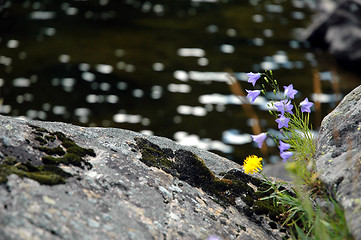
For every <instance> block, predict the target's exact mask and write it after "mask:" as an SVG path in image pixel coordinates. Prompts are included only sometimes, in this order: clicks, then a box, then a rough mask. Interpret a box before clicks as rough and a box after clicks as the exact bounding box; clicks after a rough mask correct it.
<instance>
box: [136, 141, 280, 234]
mask: <svg viewBox="0 0 361 240" xmlns="http://www.w3.org/2000/svg"><path fill="white" fill-rule="evenodd" d="M135 142H136V144H137V146H135V147H136V148H137V150H139V151H140V152H141V154H142V158H141V161H142V162H144V163H145V164H146V165H148V166H153V167H157V168H160V169H162V170H164V171H165V172H167V173H170V174H172V175H173V176H175V177H178V178H179V179H180V180H183V181H185V182H187V183H188V184H190V185H192V186H194V187H199V188H201V189H202V190H203V191H205V192H207V193H208V194H210V195H211V196H213V197H214V199H215V201H217V203H220V204H222V205H225V206H227V205H233V206H236V207H237V205H236V203H235V200H236V199H237V198H241V199H242V201H243V202H244V203H245V204H246V206H245V207H243V208H241V209H240V208H239V207H237V208H238V209H239V210H240V211H242V212H244V213H245V214H246V215H247V216H252V215H253V214H256V215H266V216H269V217H270V218H271V219H272V220H274V221H280V220H281V219H279V216H280V215H281V213H282V212H281V209H280V208H277V207H275V206H274V205H273V202H272V200H261V199H262V198H263V197H266V196H269V195H270V194H271V192H270V191H267V190H268V189H269V188H270V186H269V185H268V184H267V183H266V182H264V181H262V180H260V179H257V178H254V177H252V176H249V175H247V174H244V173H243V172H242V171H239V170H235V169H233V170H231V171H229V172H226V173H222V176H223V177H222V178H217V177H216V176H215V175H214V174H213V172H212V171H210V170H209V169H208V168H207V166H206V165H205V164H204V161H203V160H202V159H201V158H199V157H198V156H197V155H195V154H194V153H192V152H189V151H186V150H177V151H175V152H173V151H172V150H171V149H167V148H160V147H159V146H157V145H155V144H153V143H151V142H150V141H148V140H147V139H144V138H135ZM241 229H243V228H241Z"/></svg>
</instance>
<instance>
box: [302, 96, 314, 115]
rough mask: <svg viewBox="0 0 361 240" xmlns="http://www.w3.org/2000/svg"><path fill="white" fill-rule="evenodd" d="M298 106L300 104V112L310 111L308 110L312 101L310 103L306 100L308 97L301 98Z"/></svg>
mask: <svg viewBox="0 0 361 240" xmlns="http://www.w3.org/2000/svg"><path fill="white" fill-rule="evenodd" d="M300 106H301V112H308V113H310V112H311V107H312V106H313V103H312V102H309V101H308V98H305V100H303V101H302V102H301V103H300Z"/></svg>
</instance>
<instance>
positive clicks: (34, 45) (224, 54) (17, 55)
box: [0, 0, 343, 159]
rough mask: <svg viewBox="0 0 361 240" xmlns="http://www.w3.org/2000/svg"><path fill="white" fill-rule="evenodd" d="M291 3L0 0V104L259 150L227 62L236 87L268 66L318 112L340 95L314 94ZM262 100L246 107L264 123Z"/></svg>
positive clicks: (266, 100) (310, 58) (9, 111)
mask: <svg viewBox="0 0 361 240" xmlns="http://www.w3.org/2000/svg"><path fill="white" fill-rule="evenodd" d="M291 3H292V4H290V5H287V4H283V3H280V2H277V1H271V2H260V1H258V0H249V1H248V2H242V3H241V2H239V3H233V2H229V1H217V0H192V1H171V2H168V3H163V2H161V1H159V2H158V1H154V2H150V1H146V2H142V1H136V0H126V1H118V2H117V1H110V0H100V1H98V5H96V6H91V5H89V4H88V3H87V1H75V2H72V3H68V2H63V1H59V2H57V1H55V2H54V3H45V2H44V3H43V2H33V1H24V2H23V3H15V2H14V3H10V4H8V5H9V6H7V8H10V9H11V10H12V11H13V12H12V14H14V15H10V18H9V19H10V20H9V21H4V23H3V24H5V25H4V26H6V27H8V28H9V29H10V28H11V27H12V28H13V31H11V32H9V34H8V35H6V34H4V36H1V37H0V49H1V50H2V51H1V54H0V67H1V68H0V73H1V75H0V77H1V78H0V87H1V89H2V90H3V92H2V96H1V97H2V98H4V104H3V105H0V113H1V114H6V115H13V116H22V117H26V118H28V119H41V120H54V121H65V122H72V123H75V124H82V125H87V126H112V127H121V128H128V129H131V130H135V131H140V132H142V133H145V134H148V135H153V134H155V135H161V136H166V137H169V138H173V139H174V140H176V141H177V142H179V143H180V144H185V145H191V146H197V147H200V148H203V149H207V150H212V151H217V152H220V153H221V154H224V155H225V156H227V157H230V158H233V159H241V158H242V156H243V155H246V154H248V152H249V151H250V147H251V149H252V150H254V151H258V150H257V149H256V147H255V145H254V144H253V143H252V141H251V138H250V134H251V132H250V131H251V127H252V125H253V122H252V121H251V120H250V119H245V116H244V114H243V113H242V108H241V106H242V104H243V102H244V101H245V99H244V98H243V101H242V97H241V98H239V97H236V96H234V95H232V94H231V93H230V91H229V90H228V86H227V83H228V81H229V70H230V69H233V70H234V71H235V72H234V73H233V74H234V76H235V78H236V79H237V80H239V81H240V82H241V84H242V86H244V87H245V88H247V89H250V88H251V85H250V84H248V83H246V81H247V79H248V77H247V75H246V72H249V71H253V72H257V71H263V70H264V69H272V70H278V71H277V74H276V75H278V73H279V74H280V75H279V77H277V78H278V79H281V78H283V79H285V82H287V83H288V84H289V83H290V82H292V83H294V85H295V88H297V89H298V86H297V84H299V90H300V92H302V94H303V95H302V97H304V96H307V97H309V98H310V99H312V100H313V101H319V102H321V103H323V104H324V105H325V106H326V108H327V109H329V108H330V107H329V106H331V105H332V106H334V104H335V103H336V102H337V101H338V100H340V99H341V97H342V96H343V93H337V94H336V93H329V92H330V91H328V92H325V93H313V90H312V80H311V78H312V77H311V76H312V73H311V68H317V67H318V66H319V65H318V64H319V60H318V58H317V56H316V54H315V53H313V52H311V51H310V50H308V49H305V48H304V46H303V43H301V42H300V41H298V40H297V39H295V37H294V36H295V35H297V34H299V33H300V32H302V28H303V27H304V26H305V23H306V21H307V19H308V18H309V14H308V12H307V10H306V9H305V6H304V3H303V2H302V1H296V0H294V1H291ZM13 17H16V18H17V21H18V22H19V23H21V24H23V25H24V26H28V28H27V29H23V28H21V27H18V25H16V24H13V23H14V21H12V19H13ZM5 20H6V19H5ZM0 24H1V23H0ZM21 24H20V25H21ZM25 30H26V31H25ZM228 69H229V70H228ZM320 80H321V81H322V82H323V84H326V86H327V84H328V85H330V83H332V82H333V81H334V73H333V72H332V71H331V70H330V69H322V70H321V73H320ZM260 88H261V86H260V85H257V86H256V89H260ZM328 88H329V87H328ZM273 97H274V96H271V94H270V93H267V94H266V96H265V97H263V96H260V97H258V98H257V99H256V101H255V102H254V103H253V104H252V106H253V107H254V108H255V110H256V111H257V113H258V114H259V115H260V118H261V119H260V120H261V125H262V127H263V128H264V130H269V129H271V128H272V127H274V120H273V119H270V118H269V117H265V115H264V113H265V112H266V111H268V110H270V109H272V108H271V107H270V101H271V99H273ZM299 97H301V96H299ZM298 100H299V99H297V101H298ZM268 145H269V146H270V147H272V143H271V142H269V143H268Z"/></svg>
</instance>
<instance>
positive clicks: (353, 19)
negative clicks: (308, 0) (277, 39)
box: [303, 0, 361, 70]
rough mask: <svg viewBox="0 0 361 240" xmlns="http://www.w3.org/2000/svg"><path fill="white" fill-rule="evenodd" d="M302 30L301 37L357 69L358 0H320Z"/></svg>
mask: <svg viewBox="0 0 361 240" xmlns="http://www.w3.org/2000/svg"><path fill="white" fill-rule="evenodd" d="M315 9H316V11H318V14H317V15H316V17H315V18H314V20H313V21H312V24H311V25H310V26H309V27H308V28H307V29H306V30H305V33H304V37H303V39H304V40H307V41H308V42H310V43H311V45H313V46H314V47H320V48H324V49H326V50H328V51H329V52H330V53H331V54H332V55H334V56H335V57H336V59H338V60H339V62H340V64H343V65H344V66H347V67H350V68H354V69H355V70H359V68H358V66H359V64H360V62H361V0H340V1H329V0H324V1H321V2H320V3H319V4H317V5H316V6H315Z"/></svg>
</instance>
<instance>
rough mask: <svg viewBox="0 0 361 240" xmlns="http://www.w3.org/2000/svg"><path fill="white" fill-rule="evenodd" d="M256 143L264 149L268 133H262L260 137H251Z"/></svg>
mask: <svg viewBox="0 0 361 240" xmlns="http://www.w3.org/2000/svg"><path fill="white" fill-rule="evenodd" d="M251 137H252V139H253V141H254V142H256V143H257V144H258V148H262V144H263V142H264V140H266V138H267V133H260V134H258V135H251Z"/></svg>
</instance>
